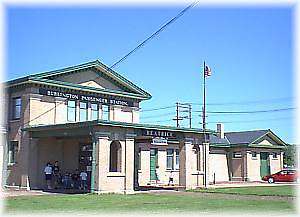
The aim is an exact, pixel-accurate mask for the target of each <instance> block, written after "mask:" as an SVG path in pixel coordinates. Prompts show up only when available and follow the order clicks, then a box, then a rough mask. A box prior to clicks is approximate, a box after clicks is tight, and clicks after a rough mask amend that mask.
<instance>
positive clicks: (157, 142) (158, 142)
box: [151, 137, 168, 145]
mask: <svg viewBox="0 0 300 217" xmlns="http://www.w3.org/2000/svg"><path fill="white" fill-rule="evenodd" d="M151 145H168V140H167V139H165V138H162V137H155V138H153V139H152V143H151Z"/></svg>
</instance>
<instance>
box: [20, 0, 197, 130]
mask: <svg viewBox="0 0 300 217" xmlns="http://www.w3.org/2000/svg"><path fill="white" fill-rule="evenodd" d="M198 2H199V1H195V2H194V3H192V4H190V5H189V6H188V7H186V8H185V9H184V10H182V11H181V12H180V13H179V14H178V15H176V16H175V17H174V18H172V19H171V20H170V21H168V22H167V23H166V24H164V25H163V26H162V27H161V28H159V29H158V30H157V31H156V32H154V33H153V34H152V35H151V36H150V37H148V38H147V39H146V40H144V41H143V42H142V43H140V44H139V45H138V46H137V47H135V48H134V49H133V50H131V51H130V52H129V53H127V54H126V55H125V56H124V57H122V58H121V59H120V60H118V61H117V62H115V63H114V64H113V65H112V66H111V67H108V68H106V69H104V70H106V71H110V70H112V68H114V67H116V66H117V65H118V64H120V63H121V62H123V61H124V60H125V59H127V58H128V57H129V56H130V55H131V54H133V53H134V52H136V51H137V50H138V49H140V48H141V47H143V46H144V45H145V44H146V43H147V42H148V41H149V40H151V39H153V38H154V37H155V36H157V35H158V34H159V33H160V32H161V31H163V30H164V29H165V28H166V27H167V26H168V25H170V24H171V23H173V22H175V21H176V20H177V19H178V18H179V17H181V16H182V15H183V14H184V13H185V12H186V11H188V10H189V9H191V8H193V7H194V6H195V5H196V4H198ZM66 101H67V99H66V100H64V101H62V102H61V103H59V104H58V105H60V104H63V103H64V102H66ZM54 108H55V107H54ZM54 108H51V109H49V110H47V111H46V112H44V113H42V114H41V115H39V116H37V117H36V118H34V119H32V120H29V121H28V122H25V123H24V125H26V124H29V123H30V122H31V121H33V120H36V119H38V118H40V117H41V116H43V115H45V114H47V113H48V112H50V111H52V110H53V109H54ZM156 110H158V109H156Z"/></svg>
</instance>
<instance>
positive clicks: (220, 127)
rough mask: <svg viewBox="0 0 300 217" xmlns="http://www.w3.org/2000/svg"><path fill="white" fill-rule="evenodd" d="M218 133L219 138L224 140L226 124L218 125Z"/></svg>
mask: <svg viewBox="0 0 300 217" xmlns="http://www.w3.org/2000/svg"><path fill="white" fill-rule="evenodd" d="M217 133H218V137H219V138H220V139H224V138H225V135H224V124H222V123H218V124H217Z"/></svg>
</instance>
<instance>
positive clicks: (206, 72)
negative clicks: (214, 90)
mask: <svg viewBox="0 0 300 217" xmlns="http://www.w3.org/2000/svg"><path fill="white" fill-rule="evenodd" d="M210 75H211V70H210V68H209V67H208V66H206V64H205V61H204V63H203V114H202V128H203V134H204V142H203V152H204V180H203V181H204V187H205V188H207V185H208V175H207V172H208V171H207V163H208V157H209V155H208V154H209V144H208V140H207V138H206V92H205V89H206V87H205V80H206V77H209V76H210Z"/></svg>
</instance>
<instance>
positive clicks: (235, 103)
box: [191, 97, 295, 106]
mask: <svg viewBox="0 0 300 217" xmlns="http://www.w3.org/2000/svg"><path fill="white" fill-rule="evenodd" d="M291 99H295V98H294V97H282V98H273V99H263V100H256V101H240V102H225V103H206V105H218V106H220V105H248V104H266V103H274V102H278V101H279V102H280V101H287V100H291ZM191 104H192V105H201V106H202V105H203V103H193V102H192V103H191Z"/></svg>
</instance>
